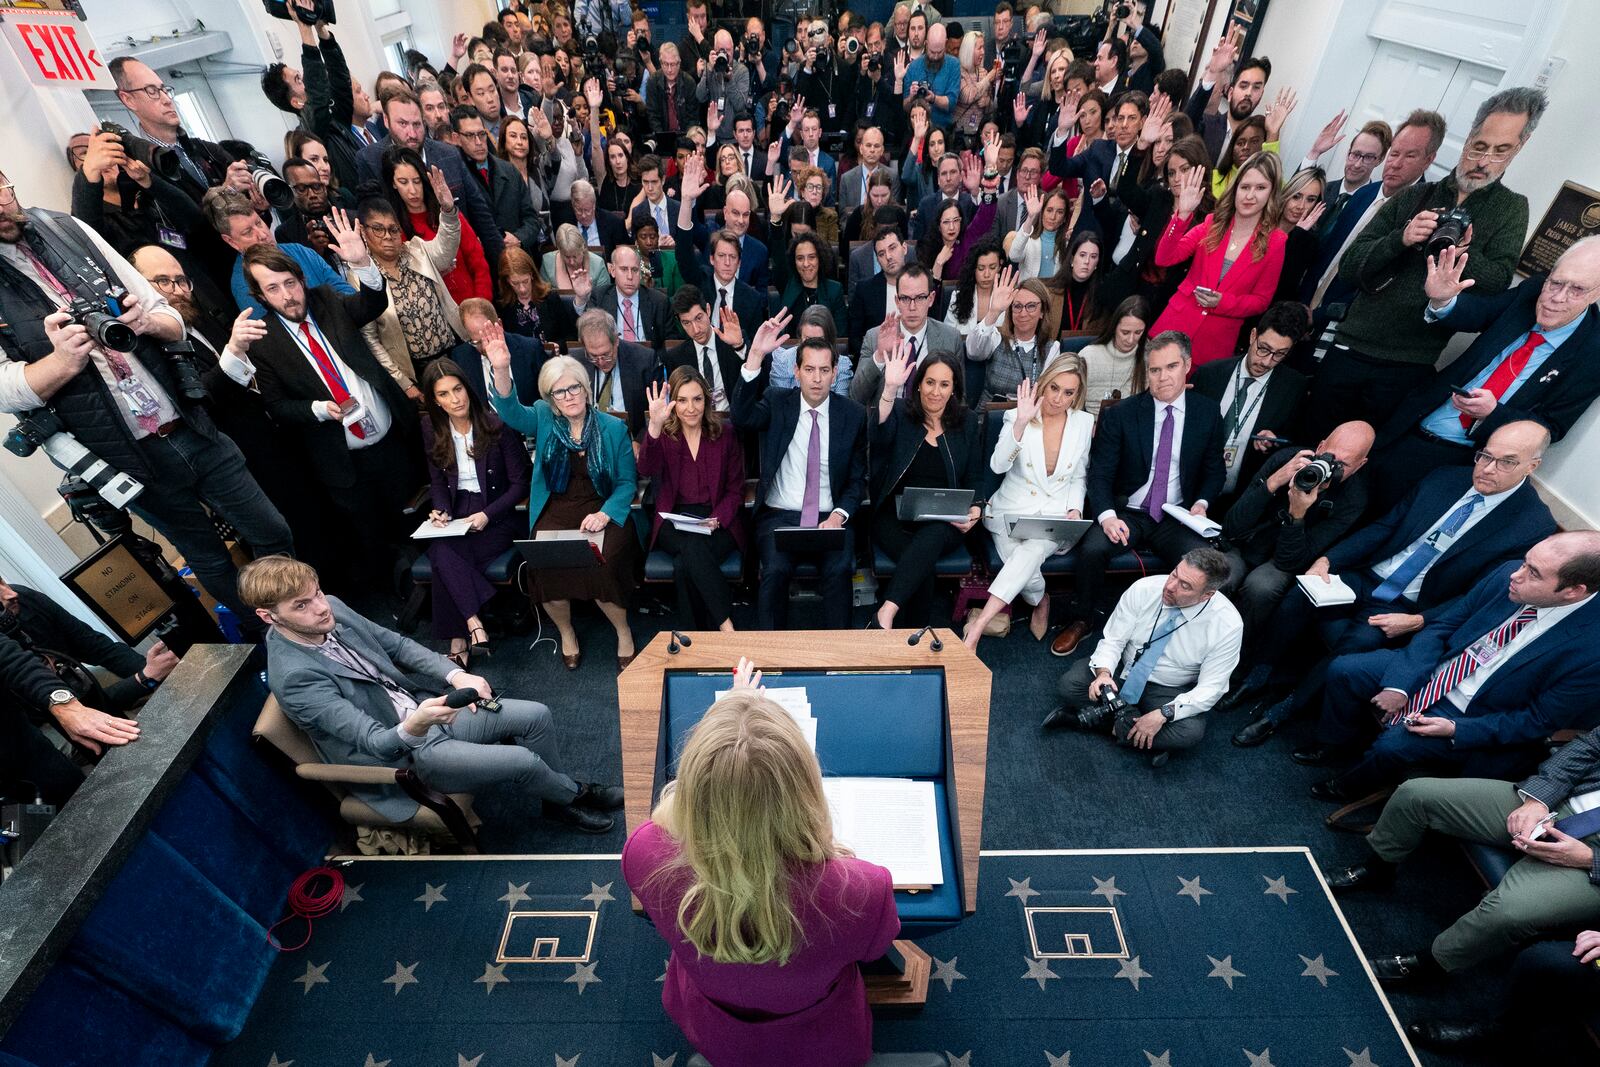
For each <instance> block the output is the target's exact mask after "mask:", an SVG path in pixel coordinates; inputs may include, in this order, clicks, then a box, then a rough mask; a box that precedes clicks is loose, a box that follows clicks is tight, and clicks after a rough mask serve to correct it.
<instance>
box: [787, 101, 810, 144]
mask: <svg viewBox="0 0 1600 1067" xmlns="http://www.w3.org/2000/svg"><path fill="white" fill-rule="evenodd" d="M805 117H806V98H805V97H803V96H796V97H795V98H794V107H792V108H790V109H789V126H788V130H789V140H791V141H792V140H794V134H795V131H796V130H798V129H799V128H800V120H801V119H803V118H805Z"/></svg>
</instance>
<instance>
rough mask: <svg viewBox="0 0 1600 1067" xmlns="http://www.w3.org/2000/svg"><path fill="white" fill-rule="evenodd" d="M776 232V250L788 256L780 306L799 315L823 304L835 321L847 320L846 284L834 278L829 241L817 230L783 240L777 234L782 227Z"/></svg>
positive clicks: (777, 252) (774, 240)
mask: <svg viewBox="0 0 1600 1067" xmlns="http://www.w3.org/2000/svg"><path fill="white" fill-rule="evenodd" d="M773 232H774V234H775V236H774V237H773V243H774V248H773V252H774V254H775V255H782V256H785V257H786V262H787V269H786V270H784V271H783V272H782V274H783V275H784V276H785V281H784V285H783V292H782V294H781V295H780V296H779V297H778V306H779V307H781V308H786V309H788V311H789V314H791V315H800V314H803V313H804V312H805V310H806V309H807V308H811V307H816V306H818V305H821V306H822V307H825V308H827V309H828V312H829V313H830V314H831V315H833V317H834V321H835V322H842V321H844V320H845V315H846V312H845V302H844V286H842V285H840V284H839V283H838V281H836V280H835V279H834V271H835V266H834V262H833V251H832V249H831V248H830V247H829V246H828V244H827V242H826V241H824V240H823V239H822V237H821V236H820V235H818V234H816V233H796V234H795V235H794V236H793V237H792V238H785V239H782V240H780V239H779V238H778V237H777V236H776V234H778V233H780V232H781V230H779V229H777V228H775V229H774V231H773ZM783 245H787V247H786V248H785V247H782V246H783Z"/></svg>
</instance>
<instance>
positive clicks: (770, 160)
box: [767, 137, 783, 174]
mask: <svg viewBox="0 0 1600 1067" xmlns="http://www.w3.org/2000/svg"><path fill="white" fill-rule="evenodd" d="M782 151H783V142H782V141H780V140H778V138H776V137H774V138H773V139H772V143H771V144H769V145H767V173H768V174H776V173H778V156H779V155H780V154H781V153H782Z"/></svg>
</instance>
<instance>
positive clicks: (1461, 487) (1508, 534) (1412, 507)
mask: <svg viewBox="0 0 1600 1067" xmlns="http://www.w3.org/2000/svg"><path fill="white" fill-rule="evenodd" d="M1122 406H1123V405H1121V404H1118V405H1117V407H1122ZM1112 410H1115V408H1113V409H1112ZM1090 474H1091V476H1092V475H1093V468H1092V467H1091V468H1090ZM1471 485H1472V468H1471V467H1441V468H1439V469H1438V470H1436V471H1433V472H1432V473H1430V474H1428V475H1427V476H1426V477H1424V478H1423V479H1422V480H1421V481H1420V482H1418V483H1417V484H1416V486H1415V487H1414V488H1413V489H1412V490H1411V492H1410V493H1408V494H1406V497H1405V499H1404V500H1402V501H1400V503H1398V504H1396V505H1395V506H1394V507H1393V508H1392V509H1391V510H1390V511H1389V513H1388V514H1387V515H1385V516H1384V517H1383V518H1381V519H1379V520H1378V521H1377V522H1374V523H1370V524H1368V525H1366V526H1363V527H1362V528H1361V529H1359V530H1357V531H1355V532H1354V533H1352V534H1351V535H1350V536H1349V537H1346V538H1345V539H1344V540H1342V541H1340V542H1339V543H1338V544H1336V545H1334V546H1333V547H1332V548H1330V549H1329V550H1328V553H1327V555H1328V563H1329V565H1330V567H1331V569H1332V571H1333V573H1335V574H1338V573H1339V572H1340V571H1347V570H1351V569H1358V568H1364V567H1370V566H1372V565H1373V564H1375V563H1382V562H1383V561H1384V560H1386V559H1388V558H1390V557H1391V556H1394V555H1395V554H1396V553H1399V552H1403V551H1405V549H1406V548H1408V547H1409V546H1410V545H1411V543H1412V542H1414V541H1416V540H1417V538H1419V537H1421V536H1422V535H1423V534H1425V533H1427V532H1428V529H1429V528H1430V527H1431V526H1432V525H1433V524H1434V523H1436V522H1438V521H1439V520H1440V519H1441V518H1443V517H1444V515H1445V512H1446V510H1447V509H1448V508H1450V507H1451V506H1452V505H1453V504H1455V502H1456V501H1457V500H1459V499H1460V498H1461V495H1462V494H1463V493H1465V492H1466V491H1467V488H1468V487H1469V486H1471ZM1555 532H1556V520H1555V518H1554V517H1553V516H1552V515H1551V514H1550V509H1549V508H1548V507H1546V506H1545V503H1544V501H1542V500H1540V499H1539V493H1538V491H1537V490H1535V489H1534V487H1533V483H1532V482H1531V481H1525V482H1523V483H1522V487H1521V488H1520V489H1518V490H1517V491H1516V492H1515V493H1513V494H1512V496H1511V498H1510V499H1509V500H1507V501H1505V502H1504V503H1502V504H1501V505H1500V506H1499V507H1497V508H1495V509H1494V514H1493V515H1491V516H1489V517H1488V518H1486V519H1484V520H1482V521H1481V522H1478V523H1476V524H1474V525H1473V527H1472V529H1470V530H1468V531H1467V532H1466V533H1465V534H1463V535H1462V536H1460V537H1458V538H1456V539H1455V541H1454V542H1453V543H1452V544H1451V545H1450V547H1449V548H1447V549H1445V551H1444V554H1443V555H1441V556H1440V557H1439V558H1438V560H1437V561H1435V562H1434V564H1433V566H1432V567H1430V568H1428V573H1427V576H1426V577H1424V578H1423V579H1422V589H1421V591H1420V592H1419V593H1418V594H1417V607H1418V608H1419V609H1421V610H1422V611H1423V613H1424V614H1426V613H1427V610H1428V609H1430V608H1433V607H1437V606H1438V605H1440V604H1442V603H1444V602H1445V601H1447V600H1450V599H1451V598H1453V597H1458V596H1460V595H1461V594H1462V593H1465V592H1466V591H1467V590H1469V589H1471V588H1472V586H1473V585H1474V584H1475V583H1476V582H1477V581H1478V579H1479V578H1481V577H1483V575H1484V574H1486V573H1487V572H1489V571H1491V570H1493V569H1494V568H1495V567H1498V566H1499V565H1500V564H1502V563H1509V562H1511V561H1512V560H1516V559H1521V558H1522V554H1523V553H1524V552H1526V551H1527V550H1528V549H1529V548H1530V547H1532V546H1533V544H1534V543H1535V542H1538V541H1541V540H1543V539H1544V538H1546V537H1549V536H1550V535H1551V534H1553V533H1555Z"/></svg>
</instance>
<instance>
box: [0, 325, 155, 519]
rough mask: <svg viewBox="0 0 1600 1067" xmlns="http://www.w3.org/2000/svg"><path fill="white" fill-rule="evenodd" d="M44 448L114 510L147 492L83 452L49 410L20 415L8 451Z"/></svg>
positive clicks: (28, 451) (8, 437)
mask: <svg viewBox="0 0 1600 1067" xmlns="http://www.w3.org/2000/svg"><path fill="white" fill-rule="evenodd" d="M119 325H120V324H119ZM41 448H42V449H44V453H45V455H47V456H49V457H50V462H51V463H54V464H55V465H56V466H58V467H60V468H61V469H62V470H64V471H66V472H67V473H68V474H71V475H75V476H77V477H78V478H81V479H83V480H84V481H85V482H87V483H89V484H90V485H91V486H93V487H94V490H95V492H97V493H99V494H100V495H101V496H102V497H104V498H105V501H106V503H108V504H110V505H111V506H112V507H117V508H125V507H127V506H128V505H129V504H130V503H131V502H132V501H133V500H134V499H135V498H136V497H137V496H138V495H139V494H140V493H142V492H144V483H143V482H141V481H139V479H137V478H135V477H134V476H133V475H131V474H124V473H123V472H121V471H119V470H117V469H116V468H114V467H112V466H111V465H110V464H109V463H107V462H106V461H105V460H103V459H101V458H100V457H98V456H96V455H95V454H94V453H92V452H90V451H89V450H88V449H87V448H84V447H83V445H82V444H80V443H79V442H78V439H77V438H76V437H74V436H72V434H70V433H68V432H67V430H66V427H64V426H63V425H62V423H61V419H60V418H59V417H58V416H57V415H56V413H55V412H53V411H51V410H50V409H49V408H34V409H33V410H32V411H25V412H23V413H21V414H19V415H18V416H17V424H16V425H15V426H13V427H12V428H11V432H10V433H8V434H6V439H5V449H6V451H7V452H10V453H12V454H13V455H17V456H23V457H27V456H31V455H33V454H34V453H35V452H37V451H38V450H39V449H41Z"/></svg>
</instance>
